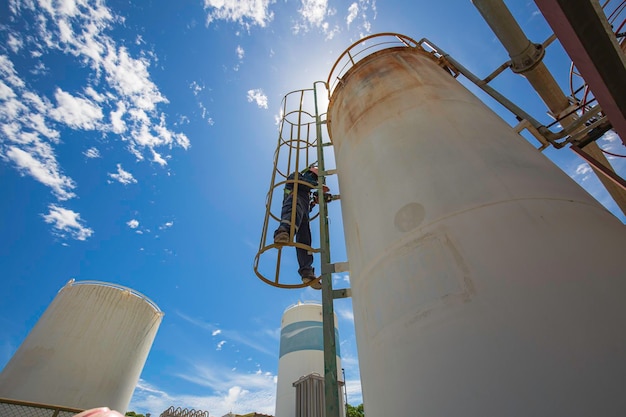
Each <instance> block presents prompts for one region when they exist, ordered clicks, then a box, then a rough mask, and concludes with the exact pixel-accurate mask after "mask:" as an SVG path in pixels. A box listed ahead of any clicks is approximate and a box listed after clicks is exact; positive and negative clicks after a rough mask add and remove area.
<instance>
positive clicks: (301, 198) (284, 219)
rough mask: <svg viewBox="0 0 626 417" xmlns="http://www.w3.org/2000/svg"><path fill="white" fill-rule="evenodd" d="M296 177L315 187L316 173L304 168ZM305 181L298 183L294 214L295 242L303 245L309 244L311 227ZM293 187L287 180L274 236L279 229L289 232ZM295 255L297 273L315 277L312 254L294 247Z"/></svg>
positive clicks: (289, 177) (290, 178)
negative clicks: (297, 266) (278, 222)
mask: <svg viewBox="0 0 626 417" xmlns="http://www.w3.org/2000/svg"><path fill="white" fill-rule="evenodd" d="M294 177H295V176H294V173H292V174H291V175H289V176H288V177H287V181H293V179H294ZM298 179H299V180H300V181H305V182H306V183H309V184H311V185H313V186H314V187H317V175H316V174H315V173H314V172H312V171H310V170H309V169H307V170H305V171H304V172H303V173H298ZM305 182H299V183H298V187H297V188H298V198H297V201H296V216H295V230H296V242H298V243H302V244H303V245H307V246H311V228H310V226H309V212H310V211H311V209H312V208H313V205H312V204H311V187H310V186H308V185H307V184H306V183H305ZM293 189H294V183H293V182H287V184H286V185H285V196H284V197H283V207H282V210H281V212H280V218H281V221H280V226H278V229H277V230H276V231H275V232H274V236H276V234H278V233H279V232H281V231H286V232H287V233H289V228H290V226H291V209H292V206H293ZM296 255H297V257H298V265H299V267H300V268H299V269H298V273H299V274H300V276H301V277H315V272H314V268H313V255H312V254H311V253H309V251H307V250H306V249H302V248H296Z"/></svg>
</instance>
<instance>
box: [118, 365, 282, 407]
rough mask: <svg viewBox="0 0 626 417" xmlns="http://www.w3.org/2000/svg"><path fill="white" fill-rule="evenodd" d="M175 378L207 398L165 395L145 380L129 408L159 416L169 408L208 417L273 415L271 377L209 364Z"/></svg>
mask: <svg viewBox="0 0 626 417" xmlns="http://www.w3.org/2000/svg"><path fill="white" fill-rule="evenodd" d="M184 371H185V372H184V373H183V374H181V375H178V376H179V377H180V378H182V379H185V380H187V381H190V382H192V383H195V384H197V385H199V386H201V387H205V388H203V391H206V387H207V386H210V387H212V391H211V393H210V394H209V395H205V396H197V395H187V394H181V393H168V392H166V391H164V390H162V389H160V388H158V387H156V386H154V385H152V384H149V383H148V382H146V381H145V380H142V379H140V380H139V383H138V384H137V387H136V389H135V392H134V394H133V398H132V400H131V402H130V406H129V409H131V410H141V411H142V412H147V413H151V414H152V415H154V416H158V415H161V413H162V412H163V411H165V410H166V409H167V408H169V407H171V406H172V407H174V408H177V407H181V408H187V409H194V410H201V411H207V412H209V411H210V413H211V415H212V416H223V415H226V414H228V413H230V412H233V413H235V414H247V413H250V412H258V413H262V414H268V415H273V414H274V408H275V403H276V381H275V376H274V375H271V374H261V375H259V374H256V373H255V374H246V373H241V372H236V368H226V367H221V366H210V365H205V364H203V365H192V367H191V368H190V369H185V370H184Z"/></svg>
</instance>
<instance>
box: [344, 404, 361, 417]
mask: <svg viewBox="0 0 626 417" xmlns="http://www.w3.org/2000/svg"><path fill="white" fill-rule="evenodd" d="M347 408H348V410H347V411H348V413H347V417H365V412H364V411H363V404H360V405H358V406H356V407H355V406H353V405H350V404H347Z"/></svg>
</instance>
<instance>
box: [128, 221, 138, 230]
mask: <svg viewBox="0 0 626 417" xmlns="http://www.w3.org/2000/svg"><path fill="white" fill-rule="evenodd" d="M126 224H127V225H128V227H130V228H131V229H136V228H138V227H139V221H138V220H136V219H131V220H129V221H127V222H126Z"/></svg>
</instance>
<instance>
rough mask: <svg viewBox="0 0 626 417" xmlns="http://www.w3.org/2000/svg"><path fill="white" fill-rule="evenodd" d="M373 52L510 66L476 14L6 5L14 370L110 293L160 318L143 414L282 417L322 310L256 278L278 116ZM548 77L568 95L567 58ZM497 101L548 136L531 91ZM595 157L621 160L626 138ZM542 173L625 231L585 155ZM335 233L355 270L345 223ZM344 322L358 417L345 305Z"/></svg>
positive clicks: (309, 6) (319, 4) (393, 1)
mask: <svg viewBox="0 0 626 417" xmlns="http://www.w3.org/2000/svg"><path fill="white" fill-rule="evenodd" d="M508 3H509V4H508V5H509V7H510V8H511V10H512V12H513V14H514V16H515V17H516V18H517V19H518V21H519V23H520V25H521V26H522V28H523V29H524V30H525V31H526V33H527V34H528V35H529V37H530V38H531V40H533V41H535V42H542V41H544V40H545V39H546V38H547V37H548V35H549V34H550V29H549V27H548V25H547V24H546V23H545V21H544V20H543V18H542V16H541V15H540V14H539V13H538V11H537V8H536V6H535V4H534V3H533V2H531V1H526V0H524V1H514V2H513V1H510V2H508ZM378 32H398V33H402V34H405V35H407V36H410V37H413V38H414V39H420V38H422V37H427V38H429V39H431V40H432V41H433V42H435V43H436V44H438V45H439V46H440V47H442V48H443V49H444V50H446V51H447V52H448V53H450V54H451V55H452V56H453V57H454V58H455V59H457V60H458V61H460V62H461V63H462V64H463V65H465V66H466V67H467V68H469V69H470V70H471V71H473V72H474V73H476V74H477V75H478V76H480V77H485V76H486V75H487V74H489V73H490V72H491V71H492V70H493V69H495V68H497V67H498V66H499V65H500V64H501V63H503V62H504V61H506V60H508V56H507V54H506V52H505V51H504V49H503V48H502V47H501V46H500V45H499V43H498V42H497V40H496V38H495V36H494V35H493V34H492V33H491V31H490V29H489V27H488V26H487V24H486V23H485V22H484V21H483V20H482V18H481V17H480V15H479V13H478V11H477V10H476V9H475V8H474V6H473V5H472V4H471V2H470V1H469V0H462V1H460V0H446V1H439V2H435V1H432V2H420V1H412V0H386V1H380V2H376V1H375V0H358V1H354V2H353V1H334V0H302V1H300V0H298V1H293V0H278V1H270V0H240V1H235V0H204V1H202V0H181V1H154V0H145V1H138V2H128V1H124V2H121V1H110V2H104V1H87V0H83V1H78V0H58V1H44V0H40V1H38V0H25V1H18V0H11V1H7V0H1V1H0V195H2V198H1V199H0V214H1V215H2V219H3V220H2V222H0V239H1V241H2V243H1V244H0V277H1V279H2V283H3V291H2V294H1V295H0V367H3V366H4V365H5V364H6V363H7V361H8V360H9V359H10V357H11V355H12V354H13V353H14V352H15V351H16V349H17V348H18V346H19V345H20V343H21V342H22V341H23V340H24V338H25V337H26V335H27V334H28V332H29V330H30V329H31V328H32V326H33V325H34V324H35V323H36V321H37V319H38V318H39V317H40V315H41V314H42V313H43V311H44V310H45V308H46V307H47V305H48V304H49V303H50V302H51V301H52V299H53V298H54V296H55V294H56V292H57V291H58V290H59V289H60V288H61V287H62V286H63V285H64V284H65V283H66V282H67V281H68V280H70V279H71V278H75V279H76V280H99V281H107V282H114V283H117V284H120V285H124V286H128V287H131V288H133V289H135V290H137V291H140V292H142V293H143V294H145V295H146V296H148V297H149V298H151V299H152V300H154V302H156V303H157V304H158V305H159V307H160V308H161V309H162V310H163V311H164V312H165V317H164V320H163V323H162V325H161V328H160V331H159V333H158V334H157V337H156V339H155V343H154V346H153V348H152V351H151V353H150V356H149V358H148V360H147V363H146V366H145V368H144V370H143V373H142V376H141V379H140V381H139V384H138V387H137V389H136V391H135V395H134V397H133V400H132V402H131V406H130V409H133V410H135V411H137V412H144V413H145V412H151V413H153V415H159V414H160V413H161V412H162V411H163V410H164V409H166V408H167V407H169V406H171V405H174V406H182V407H192V408H196V409H202V410H208V411H210V413H211V415H212V416H222V415H224V414H226V413H227V412H229V411H232V412H235V413H241V414H243V413H247V412H251V411H257V412H261V413H267V414H273V412H274V395H275V389H276V374H277V368H278V343H279V334H280V319H281V316H282V313H283V311H284V310H285V309H286V308H287V307H288V306H290V305H292V304H294V303H296V302H298V301H299V300H302V301H307V300H320V293H319V292H317V291H314V290H312V289H299V290H281V289H277V288H274V287H270V286H268V285H266V284H264V283H263V282H261V281H260V280H259V279H257V278H256V276H255V275H254V272H253V269H252V262H253V259H254V256H255V254H256V252H257V250H258V246H259V241H260V235H261V227H262V222H263V218H264V203H265V196H266V193H267V192H268V189H269V184H270V177H271V170H272V158H273V153H274V150H275V146H276V140H277V124H276V120H277V117H278V112H279V108H280V103H281V99H282V97H283V96H284V95H285V94H286V93H288V92H290V91H292V90H297V89H304V88H311V87H312V86H313V82H315V81H318V80H326V78H327V76H328V72H329V70H330V68H331V67H332V64H333V63H334V61H335V60H336V59H337V58H338V57H339V55H340V54H341V53H342V52H343V51H344V50H345V49H346V48H347V47H348V46H349V45H350V44H351V43H352V42H354V41H356V40H358V39H359V38H360V37H363V36H366V35H369V34H373V33H378ZM545 62H546V64H547V65H548V68H550V69H551V71H552V72H553V74H554V76H555V77H556V78H557V80H558V81H559V83H560V84H561V85H562V86H563V88H564V89H565V90H566V91H569V88H568V87H567V85H568V82H569V80H568V75H569V65H570V61H569V59H568V58H567V56H566V55H565V54H564V53H563V51H562V50H561V48H560V46H559V45H558V42H557V43H555V44H553V45H551V46H550V47H549V48H548V52H547V55H546V59H545ZM493 86H494V87H495V88H497V89H498V90H500V91H501V92H502V93H504V94H505V95H506V96H507V97H509V98H510V99H512V100H513V101H515V102H516V103H517V104H518V105H520V106H521V107H523V108H524V109H525V110H526V111H527V112H529V113H530V114H532V115H533V116H534V117H536V118H538V119H539V120H542V121H544V122H545V123H549V122H550V119H549V117H548V116H547V115H546V109H545V107H544V106H543V104H542V103H541V101H540V100H539V99H538V97H537V96H536V94H535V93H534V92H533V91H532V90H531V89H530V88H529V87H528V86H527V84H526V82H525V80H524V79H522V78H521V77H520V76H516V75H514V74H511V73H510V71H509V72H506V73H505V74H503V75H502V76H501V77H499V78H497V79H496V80H495V82H494V83H493ZM471 89H472V91H476V89H475V88H473V87H471ZM479 96H480V97H481V98H483V99H484V100H485V101H486V102H487V103H488V104H489V105H490V106H492V108H494V110H496V111H497V112H498V113H499V114H501V115H502V117H504V118H505V119H506V120H507V121H508V122H509V123H512V124H513V123H514V119H513V117H512V116H511V115H510V114H508V113H507V112H506V111H504V110H502V109H501V108H500V107H499V106H498V105H497V104H495V103H494V102H493V101H492V100H490V99H488V98H485V97H484V95H482V94H480V93H479ZM599 143H600V145H601V147H603V148H604V149H606V150H609V151H613V152H617V153H622V154H624V153H626V152H624V150H623V146H622V145H621V144H620V141H619V138H618V137H617V136H616V135H615V134H612V133H609V134H607V135H605V137H604V138H603V139H601V140H600V142H599ZM545 154H546V156H547V157H549V158H550V159H552V160H553V161H554V162H555V163H557V164H558V165H559V166H560V167H561V168H562V169H563V170H565V171H566V172H567V173H568V174H570V176H572V177H573V178H574V179H575V180H576V181H578V182H579V183H580V184H581V185H583V186H584V187H585V188H586V189H587V190H588V191H589V192H590V193H592V194H593V195H594V196H595V197H596V198H598V199H599V200H600V201H601V202H602V203H603V204H604V205H605V206H606V207H607V208H608V209H609V210H611V211H612V212H614V213H616V215H618V217H620V219H621V220H622V221H624V216H623V215H622V214H619V213H618V210H617V208H616V206H615V204H614V203H613V202H612V201H611V200H610V197H609V196H608V194H607V193H606V192H604V191H603V190H602V189H601V187H600V185H599V182H598V181H597V180H596V179H595V177H594V176H593V174H592V173H591V172H590V170H589V169H588V167H587V166H586V165H585V164H583V163H582V161H581V160H580V159H579V158H578V157H577V156H576V155H574V153H573V152H571V151H569V150H567V149H562V150H559V151H555V150H548V151H546V152H545ZM331 159H332V158H331ZM612 162H613V163H615V166H616V167H617V170H618V172H619V173H620V174H621V175H622V176H623V175H624V170H625V164H624V162H623V159H615V158H612ZM329 184H330V185H331V188H333V185H335V184H336V180H333V179H330V181H329ZM333 191H334V192H335V193H337V192H338V191H340V190H337V189H336V185H335V189H334V190H333ZM330 216H331V218H330V223H331V242H332V245H333V248H332V249H333V253H332V257H333V260H334V261H344V260H346V259H345V257H346V255H345V247H344V244H343V240H342V237H341V233H342V232H341V206H340V203H333V205H332V206H331V210H330ZM294 258H295V256H294ZM291 262H293V264H294V272H295V259H292V260H291ZM334 280H335V286H336V287H345V286H348V285H349V274H347V273H344V274H337V275H335V277H334ZM335 311H336V313H337V316H338V319H339V334H340V343H341V352H342V361H343V367H344V368H345V373H346V379H347V387H348V401H349V402H350V403H351V404H355V405H357V404H360V403H361V402H362V398H361V393H360V383H359V372H358V361H357V352H356V346H355V341H354V329H353V321H352V312H351V303H350V300H338V301H336V303H335Z"/></svg>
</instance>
